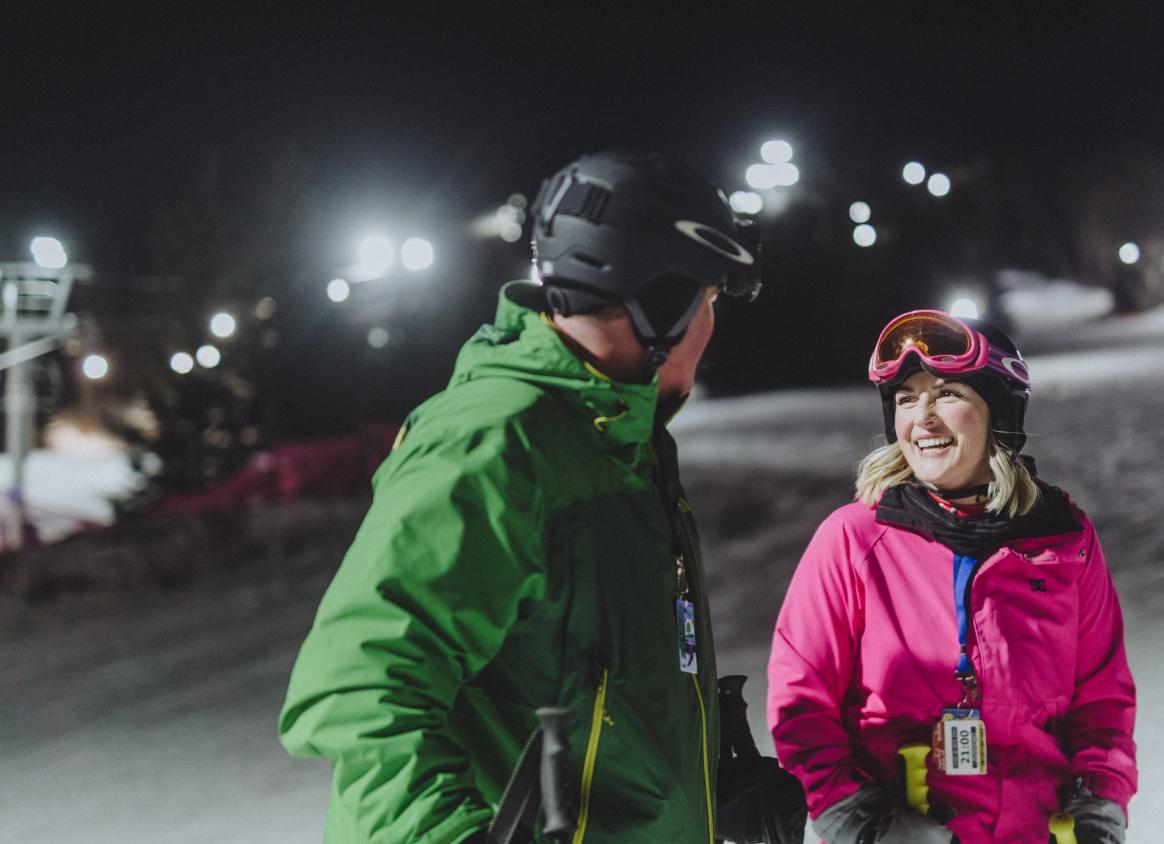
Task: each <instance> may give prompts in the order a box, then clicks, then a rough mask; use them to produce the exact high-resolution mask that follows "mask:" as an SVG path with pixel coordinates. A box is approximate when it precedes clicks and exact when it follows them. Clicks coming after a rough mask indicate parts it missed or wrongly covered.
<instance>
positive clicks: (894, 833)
mask: <svg viewBox="0 0 1164 844" xmlns="http://www.w3.org/2000/svg"><path fill="white" fill-rule="evenodd" d="M946 816H947V817H949V815H948V814H947V815H946ZM812 827H813V829H815V830H816V833H817V835H819V836H820V837H821V838H823V839H824V840H825V841H828V842H830V843H831V844H959V842H958V836H956V835H954V833H952V832H950V830H949V829H947V828H946V827H945V826H943V825H942V824H941V823H939V822H938V821H937V820H935V819H934V818H932V817H929V816H927V815H923V814H922V813H921V812H918V811H916V810H914V809H909V808H906V807H903V806H895V805H893V804H892V802H890V801H889V800H887V799H886V797H885V795H884V794H883V793H882V791H881V789H879V788H877V786H875V785H873V784H871V783H870V784H868V785H864V786H862V787H861V788H860V789H859V790H858V791H856V792H854V793H853V794H850V795H849V796H848V797H846V798H845V799H843V800H839V801H837V802H836V803H834V804H833V805H831V806H829V807H828V808H827V809H825V810H824V811H823V812H821V813H820V816H819V817H817V819H816V820H815V821H813V823H812Z"/></svg>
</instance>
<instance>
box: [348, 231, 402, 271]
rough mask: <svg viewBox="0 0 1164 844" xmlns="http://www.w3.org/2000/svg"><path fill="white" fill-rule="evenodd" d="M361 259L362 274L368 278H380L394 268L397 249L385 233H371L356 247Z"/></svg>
mask: <svg viewBox="0 0 1164 844" xmlns="http://www.w3.org/2000/svg"><path fill="white" fill-rule="evenodd" d="M356 254H357V255H358V256H359V259H360V274H361V275H363V276H366V277H367V278H379V277H380V276H382V275H384V274H385V273H386V272H388V270H390V269H392V262H393V260H395V258H396V251H395V250H394V249H393V247H392V241H390V240H389V239H388V238H386V237H384V236H383V235H378V234H374V235H370V236H369V237H365V238H364V239H363V240H361V241H360V245H359V246H358V247H357V249H356Z"/></svg>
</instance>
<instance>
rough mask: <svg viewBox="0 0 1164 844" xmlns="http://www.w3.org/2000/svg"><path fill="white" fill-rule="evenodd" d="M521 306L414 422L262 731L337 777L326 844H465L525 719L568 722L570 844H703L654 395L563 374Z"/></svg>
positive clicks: (705, 780) (556, 343) (509, 305)
mask: <svg viewBox="0 0 1164 844" xmlns="http://www.w3.org/2000/svg"><path fill="white" fill-rule="evenodd" d="M531 287H532V286H531V285H530V284H529V283H522V282H514V283H511V284H509V285H507V286H506V287H505V288H504V289H503V291H502V296H501V299H500V304H499V307H498V312H497V318H496V321H495V323H494V324H493V325H486V326H483V327H482V328H481V329H480V330H479V331H478V332H477V333H476V335H475V336H474V337H473V338H472V339H470V340H469V342H468V343H467V344H466V345H465V346H464V348H463V349H462V350H461V353H460V356H459V357H458V360H457V364H456V367H455V370H454V374H453V377H452V380H451V382H450V384H449V386H448V388H447V389H445V390H444V391H443V392H441V393H439V394H437V395H436V396H434V397H432V398H431V399H429V400H428V401H426V402H425V403H424V404H422V405H421V406H420V407H419V408H417V409H416V410H415V411H414V412H413V414H412V415H411V416H410V417H409V420H408V423H407V426H406V428H405V431H404V435H403V436H402V438H401V439H400V440H398V442H397V445H396V447H395V449H394V450H393V452H392V454H391V455H390V456H389V457H388V459H387V460H386V461H385V462H384V464H383V465H382V466H381V467H380V469H379V470H378V472H377V473H376V477H375V479H374V487H375V495H374V499H373V502H372V505H371V509H370V510H369V512H368V515H367V516H366V518H365V519H364V522H363V524H362V526H361V527H360V529H359V532H358V533H357V535H356V538H355V540H354V542H353V544H352V547H351V549H350V550H349V551H348V553H347V555H346V556H345V558H344V560H343V563H342V565H341V566H340V568H339V570H338V572H337V574H336V576H335V579H334V580H333V582H332V583H331V585H330V587H329V588H328V590H327V593H326V594H325V595H324V598H323V600H322V603H321V604H320V607H319V611H318V614H317V616H316V619H315V623H314V625H313V626H312V629H311V631H310V633H309V634H308V636H307V639H306V641H305V642H304V644H303V647H302V650H301V652H300V654H299V657H298V659H297V661H296V663H295V667H294V670H293V672H292V675H291V681H290V688H289V689H288V693H287V701H286V704H285V705H284V709H283V712H282V715H281V717H280V722H279V731H280V735H281V737H282V740H283V743H284V745H285V746H286V748H287V749H288V750H289V751H290V752H291V753H292V754H295V755H300V756H323V757H325V758H326V759H328V760H330V762H331V763H332V765H333V767H334V779H333V785H332V792H331V799H330V804H329V808H328V815H327V822H326V832H325V841H328V842H345V843H346V842H382V844H412V842H416V844H421V842H423V844H457V842H461V841H465V840H467V839H469V838H470V837H471V836H473V835H475V834H478V833H480V832H481V831H483V830H484V829H485V828H486V827H487V826H488V824H489V822H490V820H491V819H492V817H493V814H494V812H495V810H496V807H497V804H498V802H499V801H500V799H501V796H502V793H503V791H504V789H505V786H506V783H507V780H508V778H509V776H510V773H511V772H512V770H513V768H514V765H515V763H516V762H517V760H518V757H519V756H520V754H521V751H522V749H523V746H524V745H525V743H526V742H527V740H528V739H529V737H530V735H531V733H532V732H533V731H534V729H535V727H536V726H537V717H536V715H535V709H536V708H537V707H540V706H564V707H570V708H572V709H573V710H574V713H575V717H574V721H573V726H572V728H571V730H570V744H571V758H572V770H573V773H574V783H573V787H574V788H576V795H575V803H576V806H577V809H578V827H577V831H576V833H575V835H574V838H573V842H574V844H581V842H585V844H606V842H618V843H619V844H634V843H635V842H644V844H659V842H665V843H666V844H710V842H712V841H713V840H714V834H713V820H712V819H713V818H714V806H713V801H714V794H715V776H716V763H717V760H718V744H719V718H718V695H717V690H716V668H715V657H714V653H713V646H712V632H711V625H710V619H709V613H708V606H707V598H706V594H705V591H704V577H703V569H702V562H701V559H700V554H699V544H698V537H697V535H696V532H695V526H694V522H693V520H692V517H691V513H690V508H689V507H688V506H687V502H686V500H685V498H684V496H683V491H682V489H681V487H680V485H679V479H678V465H677V462H676V456H675V446H674V441H673V440H672V439H671V437H670V435H669V434H668V433H667V432H666V430H665V429H664V428H663V427H662V425H661V424H657V423H656V420H655V408H656V398H657V392H658V391H657V385H656V384H655V383H652V384H648V385H635V384H621V383H617V382H614V381H612V380H610V379H608V378H606V377H604V376H603V375H602V374H601V373H599V372H597V371H596V370H594V369H592V368H590V367H588V366H587V365H585V364H584V363H582V362H581V361H580V360H579V359H578V358H577V357H575V356H574V354H572V353H571V351H570V350H569V349H568V348H567V347H566V346H565V344H564V343H563V342H562V339H561V338H560V336H559V335H558V334H557V332H556V331H555V330H554V328H553V326H552V324H550V323H549V322H548V320H547V319H546V318H544V317H543V316H542V315H541V314H540V313H539V310H538V309H537V307H536V303H533V302H531V303H533V304H535V307H533V308H529V307H524V306H522V305H519V304H518V303H517V301H515V300H516V299H521V300H522V301H529V300H530V297H536V296H537V295H539V294H538V292H537V290H536V288H532V289H531ZM681 598H682V599H684V600H686V601H688V602H690V604H692V605H693V609H694V616H695V619H694V620H695V630H694V632H695V662H696V663H697V665H698V670H697V673H686V672H684V671H681V670H680V655H681V648H682V642H683V641H684V638H683V637H682V636H681V631H680V629H679V625H678V617H679V616H680V615H681V612H680V609H679V607H678V606H677V601H678V600H679V599H681ZM688 632H690V631H688ZM539 840H541V839H539Z"/></svg>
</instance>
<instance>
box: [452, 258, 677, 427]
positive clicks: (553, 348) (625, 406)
mask: <svg viewBox="0 0 1164 844" xmlns="http://www.w3.org/2000/svg"><path fill="white" fill-rule="evenodd" d="M547 311H548V305H547V304H546V301H545V296H544V293H543V291H542V289H541V287H540V285H536V284H533V283H532V282H522V281H513V282H510V283H508V284H506V285H505V286H504V287H503V288H502V289H501V294H500V296H499V298H498V304H497V316H496V317H495V319H494V321H493V323H492V324H491V325H483V326H482V327H481V328H480V329H479V330H478V331H477V333H476V334H475V335H474V336H473V337H472V338H471V339H470V340H469V342H468V343H466V344H465V346H464V347H463V348H462V349H461V353H460V355H459V356H458V358H457V364H456V366H455V367H454V369H453V378H452V382H451V383H452V384H456V383H459V382H463V381H468V380H473V379H476V378H484V377H490V376H505V377H510V378H518V379H520V380H524V381H528V382H530V383H534V384H538V385H539V386H543V387H545V388H547V389H551V390H553V391H555V392H556V393H558V394H559V395H564V396H566V397H567V398H568V400H569V401H570V403H571V404H572V406H574V407H575V408H577V410H578V412H579V413H580V414H581V415H583V416H585V417H586V419H587V421H588V423H589V424H591V425H593V426H594V428H595V430H597V431H598V432H599V433H600V434H601V435H602V436H603V437H604V438H605V439H607V440H608V441H609V442H611V443H612V444H616V445H621V444H631V443H645V442H648V441H649V440H650V439H651V434H652V431H653V429H654V425H655V408H656V404H657V402H658V395H659V385H658V379H657V378H655V379H652V380H651V382H650V383H649V384H625V383H622V382H620V381H615V380H613V379H611V378H609V377H608V376H606V375H604V374H603V373H601V372H599V371H598V370H597V369H595V368H594V367H592V366H588V365H587V364H585V363H584V362H583V361H581V360H579V359H578V357H577V356H576V355H575V354H574V353H573V352H572V351H571V350H570V349H569V347H568V346H567V345H566V343H565V342H564V341H563V339H562V337H561V335H560V334H559V333H558V332H557V330H556V329H555V328H554V327H553V326H552V324H550V323H549V322H548V320H546V319H544V318H543V316H542V314H543V313H545V312H547Z"/></svg>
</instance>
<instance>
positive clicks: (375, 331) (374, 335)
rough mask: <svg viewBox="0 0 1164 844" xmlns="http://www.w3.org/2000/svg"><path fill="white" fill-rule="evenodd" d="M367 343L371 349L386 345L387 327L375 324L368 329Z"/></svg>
mask: <svg viewBox="0 0 1164 844" xmlns="http://www.w3.org/2000/svg"><path fill="white" fill-rule="evenodd" d="M368 345H369V346H371V347H372V348H373V349H382V348H384V347H385V346H387V345H388V329H386V328H384V327H383V326H382V325H377V326H375V327H374V328H372V329H371V330H369V331H368Z"/></svg>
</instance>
